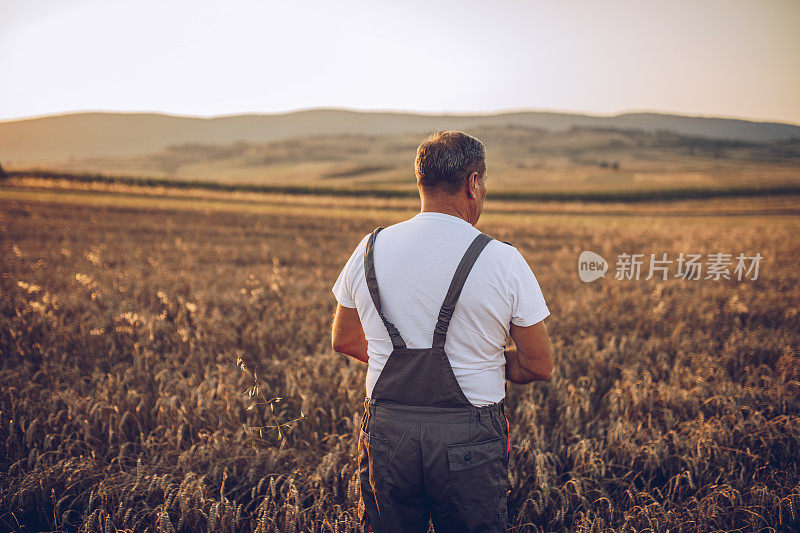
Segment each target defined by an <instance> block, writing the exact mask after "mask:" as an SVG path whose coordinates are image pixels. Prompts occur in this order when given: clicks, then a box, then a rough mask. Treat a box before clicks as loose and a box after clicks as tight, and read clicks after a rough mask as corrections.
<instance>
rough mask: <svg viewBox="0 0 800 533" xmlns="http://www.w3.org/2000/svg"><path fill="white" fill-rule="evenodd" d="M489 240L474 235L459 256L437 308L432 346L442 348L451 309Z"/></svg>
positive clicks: (482, 234)
mask: <svg viewBox="0 0 800 533" xmlns="http://www.w3.org/2000/svg"><path fill="white" fill-rule="evenodd" d="M491 240H492V237H490V236H489V235H486V234H485V233H481V234H480V235H478V236H477V237H475V240H473V241H472V244H470V245H469V248H467V251H466V252H464V256H463V257H462V258H461V262H460V263H459V264H458V268H456V272H455V274H453V280H452V281H451V282H450V288H449V289H448V290H447V295H446V296H445V297H444V302H443V303H442V308H441V309H440V310H439V319H438V321H437V322H436V328H434V330H433V347H434V348H444V343H445V340H446V339H447V328H448V327H450V319H451V318H453V311H455V309H456V302H458V297H459V296H460V295H461V289H463V288H464V283H465V282H466V281H467V276H469V273H470V271H471V270H472V266H473V265H474V264H475V261H476V260H477V259H478V256H479V255H481V252H482V251H483V249H484V248H486V245H487V244H489V241H491Z"/></svg>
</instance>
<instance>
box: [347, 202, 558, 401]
mask: <svg viewBox="0 0 800 533" xmlns="http://www.w3.org/2000/svg"><path fill="white" fill-rule="evenodd" d="M479 233H480V232H479V231H478V230H477V229H476V228H475V227H473V226H472V225H471V224H470V223H469V222H467V221H466V220H464V219H462V218H459V217H456V216H453V215H447V214H445V213H438V212H424V213H419V214H418V215H416V216H415V217H413V218H411V219H409V220H406V221H403V222H400V223H398V224H394V225H393V226H389V227H387V228H385V229H383V230H382V231H381V232H380V233H378V236H377V237H376V239H375V248H374V252H373V254H374V260H375V274H376V277H377V279H378V289H379V291H380V295H381V305H382V306H383V313H384V315H385V316H386V318H387V319H388V320H389V322H391V323H393V324H394V325H395V326H396V327H397V329H398V331H399V332H400V335H402V337H403V339H404V340H405V342H406V346H407V347H408V348H430V347H431V345H432V344H433V329H434V327H435V326H436V320H437V317H438V315H439V308H440V307H441V306H442V301H443V300H444V297H445V295H446V294H447V289H448V287H449V286H450V281H451V280H452V278H453V274H454V273H455V271H456V267H457V266H458V263H459V262H460V261H461V258H462V256H463V255H464V252H465V251H466V250H467V248H468V247H469V245H470V243H472V241H473V239H475V237H476V236H477V235H478V234H479ZM368 239H369V234H367V235H365V236H364V238H363V239H361V242H360V243H359V244H358V246H357V247H356V249H355V251H354V252H353V254H352V255H351V256H350V259H349V260H348V261H347V264H346V265H345V266H344V269H342V272H341V274H339V278H338V279H337V280H336V283H335V284H334V286H333V294H334V296H336V300H337V301H338V302H339V303H340V304H341V305H342V306H344V307H350V308H353V307H355V308H357V309H358V316H359V318H360V319H361V325H362V327H363V329H364V335H365V336H366V339H367V341H368V343H369V346H368V349H367V352H368V354H369V367H368V370H367V384H366V385H367V397H369V396H370V394H372V387H373V386H374V385H375V382H376V381H377V380H378V376H379V375H380V373H381V370H383V366H384V364H386V361H387V359H388V358H389V354H391V352H392V341H391V339H390V338H389V333H388V332H387V331H386V327H385V326H384V325H383V322H382V321H381V319H380V317H379V316H378V312H377V310H376V309H375V305H374V304H373V302H372V297H371V296H370V294H369V289H368V288H367V281H366V278H365V275H364V247H365V246H366V244H367V240H368ZM549 314H550V311H549V310H548V309H547V304H546V303H545V301H544V296H543V295H542V291H541V289H540V288H539V283H538V282H537V280H536V277H535V276H534V274H533V272H532V271H531V268H530V267H529V266H528V263H527V262H526V261H525V259H524V258H523V257H522V255H521V254H520V253H519V251H517V249H516V248H514V247H513V246H509V245H508V244H505V243H503V242H501V241H498V240H492V241H490V242H489V244H488V245H487V246H486V248H484V250H483V252H481V254H480V256H479V257H478V259H477V261H476V262H475V265H474V266H473V267H472V271H471V272H470V274H469V276H468V277H467V281H466V283H465V284H464V289H463V291H462V292H461V296H460V297H459V299H458V302H456V309H455V312H454V313H453V318H452V319H451V321H450V328H449V329H448V331H447V341H446V342H445V346H444V349H445V353H447V356H448V358H449V360H450V365H451V366H452V368H453V373H454V374H455V376H456V380H457V381H458V384H459V385H460V386H461V390H462V391H463V392H464V395H465V396H466V397H467V399H468V400H469V401H470V402H471V403H472V404H473V405H476V406H482V405H489V404H491V403H495V402H498V401H500V400H502V399H503V398H504V397H505V363H506V361H505V355H504V353H503V352H504V349H505V346H506V341H507V339H508V330H509V327H510V323H511V322H513V323H514V324H515V325H517V326H531V325H533V324H536V323H537V322H540V321H541V320H542V319H544V318H545V317H546V316H548V315H549Z"/></svg>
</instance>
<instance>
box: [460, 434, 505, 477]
mask: <svg viewBox="0 0 800 533" xmlns="http://www.w3.org/2000/svg"><path fill="white" fill-rule="evenodd" d="M502 455H503V443H502V442H501V440H500V439H492V440H485V441H483V442H473V443H470V444H451V445H450V446H448V447H447V463H448V465H449V467H450V470H451V471H456V470H466V469H468V468H473V467H476V466H478V465H482V464H483V463H486V462H489V461H492V460H493V459H497V458H498V457H500V456H502Z"/></svg>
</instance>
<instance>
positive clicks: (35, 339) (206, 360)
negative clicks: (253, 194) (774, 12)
mask: <svg viewBox="0 0 800 533" xmlns="http://www.w3.org/2000/svg"><path fill="white" fill-rule="evenodd" d="M53 194H59V193H56V192H53ZM39 199H42V198H39ZM365 202H367V201H366V200H365ZM132 205H133V204H132ZM337 209H339V210H337V211H335V212H333V211H331V210H322V211H321V214H322V215H325V216H313V215H312V214H310V213H308V212H306V214H302V213H300V212H297V214H294V215H290V214H285V213H281V212H280V210H279V209H278V207H276V208H275V210H271V211H267V212H248V211H245V210H239V211H230V210H211V209H204V208H203V209H199V210H198V209H194V210H193V209H189V208H186V209H179V210H177V209H176V210H171V209H168V208H166V207H164V206H162V208H159V209H153V208H151V207H149V206H148V205H143V204H137V205H136V206H128V207H126V206H125V205H123V204H122V203H120V202H117V203H116V204H112V203H109V204H108V205H87V204H86V201H84V202H83V203H81V202H79V201H75V202H74V203H64V204H61V203H51V202H42V201H32V200H31V199H30V198H27V197H26V198H20V197H9V196H4V197H3V198H2V199H0V217H1V218H0V260H1V261H2V278H0V290H1V291H2V293H1V294H2V298H0V351H1V352H2V359H1V360H0V520H1V521H0V524H2V525H0V528H10V529H21V530H25V531H37V530H77V529H81V530H84V531H98V530H103V531H115V530H120V531H122V530H130V531H133V530H136V531H140V530H148V531H161V530H163V531H172V530H176V531H181V530H183V531H195V530H214V531H351V530H355V529H357V526H356V524H355V520H354V518H355V515H356V502H357V483H356V478H355V469H354V466H355V465H354V459H355V439H354V436H355V432H356V430H357V428H358V427H359V413H360V410H361V405H362V403H361V402H362V398H363V395H364V392H363V380H364V369H363V367H362V366H360V365H358V364H356V363H354V362H352V361H349V360H347V359H346V358H345V357H344V356H340V355H337V354H334V353H332V352H331V350H330V348H329V324H330V318H331V315H332V312H333V308H334V304H335V301H334V299H333V296H332V294H331V293H330V286H331V285H332V283H333V281H334V279H335V277H336V275H337V274H338V271H339V269H340V268H341V266H342V265H343V264H344V261H345V260H346V258H347V257H348V255H349V254H350V252H351V250H352V248H353V247H354V246H355V244H356V243H357V242H358V240H359V239H360V238H361V237H362V236H363V235H364V234H366V233H367V232H368V231H371V230H372V229H373V228H374V227H375V226H376V225H378V224H380V225H385V224H387V223H391V222H392V221H394V220H395V219H396V218H397V217H398V216H400V215H403V214H404V212H402V211H389V212H383V213H382V212H381V209H380V208H375V209H373V210H371V211H369V214H368V216H367V217H351V216H348V215H347V213H346V212H347V211H348V210H347V209H341V208H338V207H337ZM537 216H538V217H539V218H536V219H532V218H525V217H512V216H511V215H508V214H506V215H503V216H502V217H495V218H492V217H487V219H486V225H485V226H484V227H483V228H482V229H484V231H487V232H489V233H491V234H493V235H494V236H496V237H497V238H500V239H502V240H508V241H511V242H513V243H514V244H515V245H516V246H517V247H518V248H519V249H520V250H521V251H522V252H523V254H524V255H525V256H526V258H528V260H529V261H530V263H531V264H532V266H533V268H534V271H535V272H536V274H537V277H538V278H539V280H540V282H541V284H542V287H543V290H544V293H545V297H546V298H547V300H548V303H549V305H550V309H551V311H552V316H551V318H549V319H548V327H549V329H550V331H551V334H552V338H553V341H554V345H555V354H556V355H555V357H556V369H555V372H554V375H553V378H552V379H551V380H550V381H549V382H547V383H539V384H534V385H532V386H526V387H521V386H510V387H509V407H510V408H509V416H510V418H511V423H512V432H511V439H512V444H513V450H512V454H511V456H512V460H511V479H512V492H511V494H510V498H509V506H510V508H509V510H510V517H511V520H512V524H513V529H514V530H515V531H542V530H544V531H550V530H557V531H558V530H569V531H582V532H583V531H585V532H589V531H651V532H666V531H667V530H669V531H719V530H724V531H732V530H739V531H793V530H797V529H798V528H800V465H799V464H798V460H797V458H798V456H800V350H799V349H798V348H800V335H798V331H800V284H798V281H800V279H798V278H800V275H799V274H798V270H797V264H796V261H797V258H798V257H800V253H798V252H800V243H799V242H798V240H797V226H798V221H797V219H796V217H795V218H793V219H789V221H788V222H787V221H786V220H783V222H782V223H780V224H776V223H773V221H772V219H752V220H751V219H744V218H740V217H732V220H725V221H724V222H723V223H717V220H716V219H713V220H712V219H710V218H706V219H705V221H704V222H703V223H702V224H697V223H694V222H686V221H681V220H680V219H673V218H670V219H666V220H664V219H660V220H657V219H656V218H647V217H637V218H629V219H628V221H627V223H625V224H610V223H606V222H608V221H610V220H612V219H613V218H614V217H612V216H609V217H594V218H593V219H592V220H594V223H572V222H571V221H570V220H571V219H570V217H568V216H563V217H548V216H546V215H537ZM530 220H535V222H536V223H532V222H529V221H530ZM632 222H633V223H632ZM584 249H590V250H594V251H596V252H599V253H601V254H603V255H604V256H606V258H609V257H613V256H614V255H615V254H617V253H622V252H629V253H630V252H637V253H639V252H641V253H650V252H658V253H661V252H670V253H673V254H677V253H679V252H691V253H712V252H729V253H737V252H740V251H743V252H747V253H754V252H757V251H758V252H761V254H762V255H764V256H765V260H764V262H763V263H762V269H761V275H760V276H759V279H758V280H757V281H748V282H736V281H716V282H714V281H710V280H709V281H682V280H669V281H666V282H661V281H655V280H653V281H644V280H642V281H638V282H637V281H628V282H621V281H614V280H612V279H607V280H603V281H598V282H595V283H592V284H583V283H581V282H580V281H579V279H578V277H577V274H576V272H575V270H576V269H575V266H576V262H577V257H578V254H579V253H580V251H582V250H584ZM238 357H241V359H242V361H243V362H244V364H245V365H246V367H247V368H248V369H250V370H252V371H253V374H254V375H253V377H251V376H250V375H248V374H247V373H246V372H243V371H242V370H241V369H240V368H238V367H237V358H238ZM256 375H257V378H256ZM253 378H256V379H257V381H258V382H257V383H255V384H254V381H253ZM255 385H258V389H257V390H256V389H255V388H254V386H255ZM248 391H249V392H251V393H255V394H248ZM259 393H263V396H261V398H262V399H263V400H265V401H262V402H261V403H258V402H255V399H256V397H259V396H258V394H259ZM276 397H280V398H283V400H281V401H280V402H275V401H270V400H271V399H272V398H276ZM252 405H255V407H254V408H252V409H251V408H250V407H251V406H252ZM301 411H302V414H303V415H304V416H305V418H304V419H303V420H300V421H296V422H294V423H292V424H291V428H288V427H285V426H283V432H282V433H283V434H280V433H279V432H278V431H276V430H275V428H274V426H280V425H281V424H283V423H286V422H289V421H291V420H293V419H296V418H298V417H299V416H300V413H301ZM259 427H262V428H266V429H262V430H261V432H259V430H258V429H257V428H259Z"/></svg>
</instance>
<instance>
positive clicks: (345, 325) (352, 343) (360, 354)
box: [331, 304, 369, 363]
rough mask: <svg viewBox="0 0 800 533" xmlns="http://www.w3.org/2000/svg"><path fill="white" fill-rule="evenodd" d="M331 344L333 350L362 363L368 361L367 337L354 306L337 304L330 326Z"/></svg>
mask: <svg viewBox="0 0 800 533" xmlns="http://www.w3.org/2000/svg"><path fill="white" fill-rule="evenodd" d="M331 346H332V347H333V351H334V352H339V353H343V354H345V355H349V356H350V357H353V358H355V359H357V360H359V361H361V362H362V363H366V362H368V361H369V356H368V355H367V339H366V338H365V337H364V329H363V328H362V327H361V319H360V318H358V311H357V310H356V308H355V307H352V308H350V307H344V306H342V305H341V304H337V307H336V315H334V317H333V326H332V327H331Z"/></svg>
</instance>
